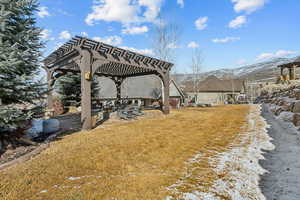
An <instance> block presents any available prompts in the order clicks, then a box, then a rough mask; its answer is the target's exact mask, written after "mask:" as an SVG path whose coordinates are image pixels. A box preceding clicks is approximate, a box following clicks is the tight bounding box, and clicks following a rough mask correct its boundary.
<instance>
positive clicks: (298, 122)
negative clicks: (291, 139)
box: [293, 113, 300, 126]
mask: <svg viewBox="0 0 300 200" xmlns="http://www.w3.org/2000/svg"><path fill="white" fill-rule="evenodd" d="M293 124H294V125H295V126H300V114H298V113H296V114H294V116H293Z"/></svg>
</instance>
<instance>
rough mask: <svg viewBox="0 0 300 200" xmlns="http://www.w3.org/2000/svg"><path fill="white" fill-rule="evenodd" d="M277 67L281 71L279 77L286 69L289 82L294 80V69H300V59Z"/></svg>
mask: <svg viewBox="0 0 300 200" xmlns="http://www.w3.org/2000/svg"><path fill="white" fill-rule="evenodd" d="M278 67H280V70H281V71H280V75H281V76H283V75H284V73H283V72H284V69H288V70H289V76H290V80H295V79H296V68H297V67H300V57H298V58H296V59H295V60H294V61H293V62H290V63H287V64H283V65H279V66H278Z"/></svg>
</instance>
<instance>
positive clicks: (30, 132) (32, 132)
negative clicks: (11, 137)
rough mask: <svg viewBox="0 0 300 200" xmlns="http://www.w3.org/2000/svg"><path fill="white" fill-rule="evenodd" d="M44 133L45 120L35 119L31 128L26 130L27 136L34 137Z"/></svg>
mask: <svg viewBox="0 0 300 200" xmlns="http://www.w3.org/2000/svg"><path fill="white" fill-rule="evenodd" d="M42 133H43V120H42V119H33V120H32V122H31V128H30V129H27V130H26V131H25V134H26V138H28V139H33V138H36V137H39V136H40V135H41V134H42Z"/></svg>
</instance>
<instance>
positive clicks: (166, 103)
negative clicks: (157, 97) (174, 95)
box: [162, 71, 170, 115]
mask: <svg viewBox="0 0 300 200" xmlns="http://www.w3.org/2000/svg"><path fill="white" fill-rule="evenodd" d="M162 82H163V102H162V103H163V107H162V111H163V113H164V114H166V115H167V114H169V113H170V100H169V97H170V75H169V71H168V72H166V73H165V74H164V75H163V76H162Z"/></svg>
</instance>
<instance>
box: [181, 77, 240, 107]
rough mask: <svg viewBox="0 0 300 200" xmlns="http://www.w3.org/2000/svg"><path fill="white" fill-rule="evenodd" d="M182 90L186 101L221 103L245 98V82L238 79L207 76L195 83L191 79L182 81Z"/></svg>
mask: <svg viewBox="0 0 300 200" xmlns="http://www.w3.org/2000/svg"><path fill="white" fill-rule="evenodd" d="M183 91H184V93H185V94H186V95H187V99H188V103H195V104H210V105H221V104H225V103H236V102H237V101H239V100H240V99H242V98H245V83H244V81H243V80H239V79H228V80H222V79H219V78H217V77H216V76H209V77H207V78H206V79H205V80H203V81H200V82H198V83H196V84H194V82H193V81H187V82H185V83H183Z"/></svg>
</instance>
